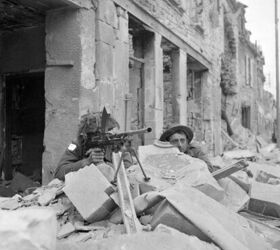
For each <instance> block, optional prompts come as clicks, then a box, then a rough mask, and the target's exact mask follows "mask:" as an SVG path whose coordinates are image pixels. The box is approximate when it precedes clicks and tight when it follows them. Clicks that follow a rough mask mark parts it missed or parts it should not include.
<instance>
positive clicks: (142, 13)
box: [114, 0, 212, 69]
mask: <svg viewBox="0 0 280 250" xmlns="http://www.w3.org/2000/svg"><path fill="white" fill-rule="evenodd" d="M114 2H115V3H116V4H117V5H119V6H121V7H122V8H124V9H126V10H127V11H128V12H129V13H131V14H132V15H133V16H135V17H136V18H138V19H139V20H140V21H141V22H143V23H145V24H146V25H148V26H150V27H151V28H152V29H153V30H154V31H156V32H157V33H159V34H160V35H162V36H163V37H165V38H166V39H168V40H169V41H170V42H172V43H174V44H175V45H176V46H177V47H179V48H181V49H182V50H184V51H186V52H187V54H189V55H190V56H192V57H193V58H195V59H196V60H197V61H199V62H200V63H201V64H202V65H203V66H204V67H206V68H207V69H210V68H211V67H212V63H211V62H210V61H209V60H208V59H207V58H206V57H205V56H204V55H202V54H201V53H200V52H198V51H197V50H195V49H194V48H193V47H192V46H190V45H189V44H188V43H187V42H186V41H185V40H184V39H183V38H182V37H181V36H179V35H178V34H177V33H176V32H174V31H173V30H172V29H170V28H169V27H166V25H165V24H163V23H161V22H159V21H158V20H156V19H155V18H154V17H153V16H152V15H151V14H150V13H148V12H147V11H146V10H145V9H144V8H143V7H141V6H140V5H139V6H138V5H137V4H135V3H133V2H132V1H130V0H114Z"/></svg>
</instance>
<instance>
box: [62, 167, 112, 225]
mask: <svg viewBox="0 0 280 250" xmlns="http://www.w3.org/2000/svg"><path fill="white" fill-rule="evenodd" d="M63 191H64V193H65V194H66V195H67V197H68V198H69V199H70V201H71V202H72V203H73V205H74V206H75V207H76V208H77V210H78V211H79V213H80V214H81V215H82V217H83V218H84V219H85V220H87V221H89V222H94V221H98V220H102V219H104V218H105V217H106V216H108V215H109V214H110V212H111V211H113V209H114V208H115V207H116V205H115V203H114V202H113V200H112V199H111V198H110V197H109V195H110V194H111V193H112V192H113V188H112V186H111V185H110V183H109V182H108V180H107V179H106V178H105V177H104V176H103V174H102V173H101V172H100V171H99V170H98V169H97V168H96V167H95V166H94V165H93V164H92V165H90V166H86V167H84V168H82V169H80V170H79V171H77V172H71V173H69V174H67V175H66V176H65V187H64V188H63Z"/></svg>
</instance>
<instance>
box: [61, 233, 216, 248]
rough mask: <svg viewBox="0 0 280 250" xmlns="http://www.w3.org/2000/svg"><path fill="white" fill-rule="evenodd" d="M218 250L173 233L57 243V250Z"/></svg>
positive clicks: (211, 245) (190, 237)
mask: <svg viewBox="0 0 280 250" xmlns="http://www.w3.org/2000/svg"><path fill="white" fill-rule="evenodd" d="M69 249H71V250H90V249H102V250H119V249H122V250H131V249H133V250H142V249H147V250H149V249H153V250H162V249H172V250H182V249H188V250H218V249H219V248H218V247H216V246H214V245H213V244H208V243H205V242H201V241H199V240H198V239H197V238H195V237H193V236H189V235H184V234H179V233H178V234H177V233H175V232H172V233H171V232H170V231H167V230H166V231H165V232H149V233H145V232H144V233H136V234H131V235H119V236H114V237H111V238H109V239H104V240H100V241H93V240H89V241H86V242H84V243H79V244H78V243H74V244H73V243H67V242H65V243H64V242H59V243H58V246H57V250H69Z"/></svg>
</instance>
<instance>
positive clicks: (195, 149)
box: [184, 143, 215, 173]
mask: <svg viewBox="0 0 280 250" xmlns="http://www.w3.org/2000/svg"><path fill="white" fill-rule="evenodd" d="M184 153H185V154H187V155H190V156H191V157H194V158H198V159H200V160H203V161H204V162H205V163H206V164H207V166H208V169H209V171H210V172H211V173H212V172H214V171H215V168H214V167H213V165H212V163H211V162H210V160H209V158H208V156H207V153H206V152H204V151H203V150H202V148H201V147H200V146H199V145H197V144H196V143H190V145H189V148H188V149H187V150H186V152H184Z"/></svg>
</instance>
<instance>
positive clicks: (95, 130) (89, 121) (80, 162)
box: [55, 112, 132, 180]
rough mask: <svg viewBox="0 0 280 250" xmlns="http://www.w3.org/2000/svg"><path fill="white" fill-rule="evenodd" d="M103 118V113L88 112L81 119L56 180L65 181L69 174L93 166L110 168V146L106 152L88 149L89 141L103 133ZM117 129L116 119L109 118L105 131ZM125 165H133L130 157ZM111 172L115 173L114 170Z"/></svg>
mask: <svg viewBox="0 0 280 250" xmlns="http://www.w3.org/2000/svg"><path fill="white" fill-rule="evenodd" d="M101 116H102V113H100V112H88V113H87V114H85V115H83V116H82V117H81V119H80V124H79V128H78V133H77V136H76V140H75V141H73V142H72V143H71V144H70V145H69V146H68V148H67V149H66V150H65V152H64V154H63V155H62V157H61V159H60V161H59V163H58V166H57V168H56V170H55V177H56V178H58V179H61V180H64V178H65V175H66V174H68V173H69V172H74V171H77V170H79V169H80V168H83V167H85V166H89V165H91V164H94V165H96V166H98V165H102V166H104V165H107V167H108V165H109V166H110V163H111V156H112V149H111V147H110V146H108V147H107V148H106V149H105V150H102V149H100V148H90V149H87V148H86V142H87V140H88V139H90V138H91V137H92V136H96V135H98V134H99V133H100V132H101ZM115 128H119V124H118V122H117V121H116V120H115V119H114V118H112V117H111V116H109V118H108V119H107V122H106V128H105V131H111V130H113V129H115ZM104 163H106V164H104ZM124 164H125V166H126V167H128V166H130V165H131V164H132V159H131V156H130V155H125V156H124ZM110 168H111V167H110ZM111 171H113V169H112V168H111Z"/></svg>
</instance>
